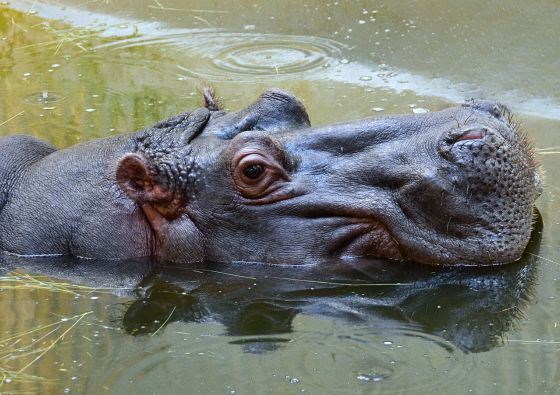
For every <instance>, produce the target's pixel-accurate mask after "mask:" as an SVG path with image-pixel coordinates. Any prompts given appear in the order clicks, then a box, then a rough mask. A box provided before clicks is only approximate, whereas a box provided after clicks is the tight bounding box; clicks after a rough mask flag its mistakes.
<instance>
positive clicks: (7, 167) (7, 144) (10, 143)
mask: <svg viewBox="0 0 560 395" xmlns="http://www.w3.org/2000/svg"><path fill="white" fill-rule="evenodd" d="M54 151H56V148H54V147H53V146H52V145H50V144H48V143H45V142H44V141H41V140H39V139H37V138H35V137H31V136H9V137H3V138H0V211H2V208H4V205H5V204H6V201H7V200H8V195H9V191H10V190H11V188H12V187H13V186H14V184H15V183H16V182H17V180H18V179H19V177H20V176H21V174H22V173H23V172H24V171H25V169H26V168H27V167H29V166H31V165H32V164H34V163H36V162H37V161H39V160H41V159H42V158H44V157H45V156H47V155H49V154H51V153H52V152H54Z"/></svg>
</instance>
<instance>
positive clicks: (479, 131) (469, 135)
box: [446, 127, 488, 144]
mask: <svg viewBox="0 0 560 395" xmlns="http://www.w3.org/2000/svg"><path fill="white" fill-rule="evenodd" d="M487 134H488V129H486V128H484V127H469V128H465V129H461V130H454V131H453V132H451V133H449V135H448V136H447V139H446V141H447V143H449V144H454V143H457V142H459V141H465V140H482V139H483V138H484V137H485V136H486V135H487Z"/></svg>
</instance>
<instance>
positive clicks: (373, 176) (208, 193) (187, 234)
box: [117, 90, 540, 265]
mask: <svg viewBox="0 0 560 395" xmlns="http://www.w3.org/2000/svg"><path fill="white" fill-rule="evenodd" d="M271 103H272V105H271ZM263 109H266V111H264V110H263ZM277 118H282V119H281V121H280V122H276V121H275V119H277ZM206 122H207V123H206V124H205V129H204V131H203V132H202V133H199V134H197V136H196V138H194V139H192V141H191V140H189V143H188V144H187V145H181V144H179V145H177V147H172V148H168V149H167V151H166V152H165V153H164V154H162V155H160V154H155V155H151V156H148V155H145V154H143V153H142V152H138V153H133V154H130V155H129V156H127V158H125V159H123V160H121V162H120V167H119V170H118V171H117V173H118V174H120V175H124V176H123V177H121V178H120V183H119V185H121V188H122V189H123V190H124V191H125V193H127V194H128V196H129V197H131V198H132V199H134V200H136V201H137V202H138V203H140V204H141V206H142V207H143V210H144V213H145V214H146V217H147V219H148V221H149V223H150V225H151V226H152V229H153V231H154V234H155V236H156V240H157V243H156V245H155V246H154V249H155V251H154V253H155V255H157V256H158V257H159V258H160V260H162V261H200V260H212V261H229V262H231V261H252V262H264V263H275V264H301V263H316V262H321V261H324V260H330V259H332V258H357V257H369V258H390V259H396V260H411V261H416V262H419V263H425V264H437V265H491V264H503V263H507V262H511V261H514V260H516V259H518V258H519V257H520V256H521V253H522V252H523V250H524V248H525V246H526V245H527V243H528V240H529V236H530V233H531V228H532V218H533V203H534V201H535V199H536V198H537V197H538V195H539V193H540V191H539V188H540V185H539V184H540V177H539V172H538V166H537V165H536V163H535V161H534V157H533V153H532V150H531V147H530V145H529V144H528V143H527V140H526V139H525V138H524V137H523V136H522V135H521V134H520V133H519V132H518V130H517V129H516V127H515V126H514V125H513V124H512V122H511V120H510V119H509V117H508V115H507V112H506V111H505V110H504V109H503V108H501V107H497V106H494V105H492V104H491V103H488V102H469V103H467V104H466V105H464V106H462V107H455V108H451V109H447V110H444V111H441V112H437V113H429V114H419V115H409V116H394V117H384V118H372V119H365V120H358V121H353V122H347V123H341V124H337V125H330V126H324V127H317V128H310V127H309V121H308V117H307V114H306V113H305V110H304V109H303V106H302V105H301V103H299V101H297V99H295V98H294V97H293V96H291V95H289V94H287V93H285V92H282V91H278V90H275V91H270V92H267V93H265V94H264V95H263V96H262V97H261V98H260V99H259V101H257V103H255V104H254V105H252V106H250V107H249V108H248V109H247V110H244V111H242V112H240V113H233V114H226V115H223V114H219V116H215V117H211V116H210V117H209V120H207V121H206ZM232 125H233V126H232ZM278 125H280V126H278ZM140 151H141V150H140ZM134 155H136V156H134ZM154 158H155V159H154ZM158 158H159V159H158ZM161 158H163V159H161ZM155 162H158V163H155ZM176 174H178V175H179V176H177V177H178V179H174V177H176V176H175V175H176ZM130 179H132V180H133V182H132V183H130V182H128V181H127V180H130ZM131 185H132V187H131Z"/></svg>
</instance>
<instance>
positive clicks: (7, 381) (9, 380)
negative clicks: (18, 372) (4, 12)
mask: <svg viewBox="0 0 560 395" xmlns="http://www.w3.org/2000/svg"><path fill="white" fill-rule="evenodd" d="M3 5H4V4H3ZM4 382H5V383H6V384H10V383H11V382H12V379H6V380H4Z"/></svg>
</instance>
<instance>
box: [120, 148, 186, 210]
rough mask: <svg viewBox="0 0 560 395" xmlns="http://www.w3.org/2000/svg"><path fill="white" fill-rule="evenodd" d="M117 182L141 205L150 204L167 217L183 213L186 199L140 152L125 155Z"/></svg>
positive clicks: (121, 161)
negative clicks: (172, 188)
mask: <svg viewBox="0 0 560 395" xmlns="http://www.w3.org/2000/svg"><path fill="white" fill-rule="evenodd" d="M116 179H117V184H118V185H119V187H120V188H121V189H122V190H123V192H124V193H126V195H127V196H128V197H129V198H130V199H132V200H134V201H135V202H136V203H138V204H140V205H146V204H149V205H150V206H152V207H153V208H154V209H156V210H157V211H158V212H159V213H160V214H161V215H162V216H164V217H166V218H167V219H173V218H176V217H177V216H179V215H180V214H181V213H182V210H183V208H184V200H183V199H181V198H180V196H179V194H177V193H176V191H173V190H171V189H170V188H169V187H168V184H167V182H166V180H165V179H163V178H162V177H161V176H158V174H157V172H156V171H155V169H154V168H153V166H151V164H150V163H149V162H148V160H147V159H146V158H145V157H143V156H142V155H140V154H137V153H131V154H127V155H125V156H124V157H123V158H122V159H121V160H120V161H119V163H118V165H117V171H116Z"/></svg>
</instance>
